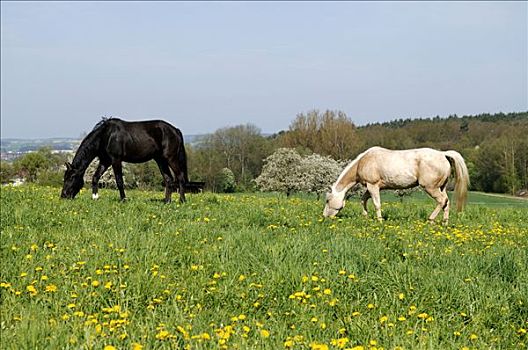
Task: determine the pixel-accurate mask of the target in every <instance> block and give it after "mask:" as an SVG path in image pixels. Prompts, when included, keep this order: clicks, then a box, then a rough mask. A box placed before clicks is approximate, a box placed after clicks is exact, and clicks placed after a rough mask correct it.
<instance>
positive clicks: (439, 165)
mask: <svg viewBox="0 0 528 350" xmlns="http://www.w3.org/2000/svg"><path fill="white" fill-rule="evenodd" d="M449 160H451V161H452V162H453V164H454V168H455V173H456V184H455V193H456V200H457V209H458V211H461V210H462V209H463V207H464V204H465V201H466V197H467V188H468V186H469V176H468V171H467V167H466V163H465V162H464V158H462V156H461V155H460V153H458V152H456V151H445V152H442V151H437V150H434V149H431V148H417V149H410V150H401V151H392V150H388V149H385V148H382V147H372V148H369V149H368V150H366V151H365V152H363V153H361V154H360V155H358V156H357V157H356V159H354V160H353V161H352V162H351V163H350V164H349V165H348V166H347V167H346V168H345V169H344V170H343V172H342V173H341V174H340V175H339V177H338V179H337V181H336V182H335V183H334V184H333V185H332V192H331V193H327V194H326V205H325V208H324V211H323V215H324V216H325V217H328V216H335V215H336V214H337V213H338V212H339V211H340V210H341V209H342V208H343V207H344V205H345V194H346V192H347V191H348V190H349V189H351V188H352V187H355V186H356V185H359V184H362V185H364V186H366V187H367V191H366V192H365V194H364V195H363V197H362V198H361V203H362V205H363V215H367V201H368V199H369V198H370V197H372V201H373V202H374V207H375V208H376V216H377V218H378V220H382V217H381V202H380V194H379V191H380V190H381V189H406V188H411V187H415V186H421V187H422V188H423V189H424V190H425V191H426V192H427V193H428V194H429V195H430V196H431V197H432V198H433V199H434V200H435V201H436V203H437V206H436V208H435V210H434V211H433V212H432V213H431V215H430V216H429V220H430V221H434V219H435V218H436V216H437V215H438V213H439V212H440V210H442V209H443V210H444V219H443V221H444V224H447V221H448V219H449V198H448V197H447V191H446V186H447V180H448V178H449V175H451V163H450V161H449Z"/></svg>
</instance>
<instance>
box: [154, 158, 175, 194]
mask: <svg viewBox="0 0 528 350" xmlns="http://www.w3.org/2000/svg"><path fill="white" fill-rule="evenodd" d="M156 163H158V167H159V170H160V172H161V176H163V180H164V181H165V203H170V202H171V200H172V199H171V197H172V186H173V184H174V178H173V177H172V174H171V171H170V168H169V164H168V163H167V161H166V160H162V159H160V160H156Z"/></svg>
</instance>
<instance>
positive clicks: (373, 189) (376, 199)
mask: <svg viewBox="0 0 528 350" xmlns="http://www.w3.org/2000/svg"><path fill="white" fill-rule="evenodd" d="M367 191H369V192H370V196H371V197H372V202H373V203H374V208H376V217H377V218H378V220H379V221H383V217H382V216H381V199H380V188H379V186H378V185H377V184H369V183H367Z"/></svg>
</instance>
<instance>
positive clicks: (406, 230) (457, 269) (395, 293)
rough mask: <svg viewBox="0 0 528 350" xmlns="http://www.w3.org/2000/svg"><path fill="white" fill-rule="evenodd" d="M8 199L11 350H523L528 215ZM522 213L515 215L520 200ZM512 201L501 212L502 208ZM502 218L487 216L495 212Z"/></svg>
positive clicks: (395, 206)
mask: <svg viewBox="0 0 528 350" xmlns="http://www.w3.org/2000/svg"><path fill="white" fill-rule="evenodd" d="M127 194H128V196H129V198H130V199H129V201H127V202H125V203H120V202H119V201H118V193H117V191H111V190H102V191H101V198H100V199H99V200H98V201H97V202H95V201H92V200H91V198H90V194H89V193H88V192H87V191H82V192H81V194H80V195H79V196H78V198H77V199H75V200H73V201H70V200H60V199H59V198H58V197H59V189H57V188H46V187H34V186H21V187H3V188H2V190H1V262H2V263H1V275H0V283H1V287H0V293H1V295H0V298H1V303H2V304H1V338H2V342H1V343H0V348H2V349H68V348H71V349H106V350H109V349H136V350H137V349H176V348H189V349H218V348H220V349H372V350H373V349H378V350H379V349H464V348H467V349H491V348H493V349H521V348H526V345H527V344H528V335H527V334H526V333H527V329H528V221H527V217H528V214H527V213H528V202H526V201H520V200H516V199H504V200H503V199H501V198H496V197H492V198H490V197H489V196H486V195H483V194H472V195H471V196H470V202H469V205H468V207H467V209H466V211H464V212H463V213H461V214H458V215H457V214H456V213H455V212H454V211H453V212H452V215H451V221H450V224H449V226H447V227H443V226H441V225H432V224H427V223H426V219H427V216H428V215H429V214H430V212H431V211H432V209H433V207H434V205H433V202H432V201H431V200H429V199H427V200H426V199H425V197H423V196H422V195H421V194H420V195H418V196H417V197H416V198H415V199H409V198H404V199H403V201H402V202H400V201H399V199H397V198H396V197H394V196H393V195H391V194H383V195H382V201H383V211H384V217H385V218H386V220H385V221H384V222H383V223H379V222H377V221H376V220H375V219H374V215H373V213H371V216H370V217H369V218H363V217H362V216H361V210H360V206H359V203H358V202H357V201H354V202H352V201H350V202H349V203H348V204H347V206H346V207H345V209H344V210H343V211H342V213H341V215H340V216H339V217H338V218H336V219H326V220H323V219H322V215H321V213H322V207H323V204H322V202H321V201H318V200H316V199H315V198H310V197H292V198H286V197H280V196H276V195H263V194H235V195H220V194H211V193H205V194H195V195H189V196H188V202H187V203H186V204H184V205H179V204H177V203H172V204H170V205H165V204H163V203H162V201H161V199H162V197H163V194H162V193H161V192H140V191H128V192H127ZM510 201H513V202H510ZM501 203H502V204H501ZM488 204H489V205H488Z"/></svg>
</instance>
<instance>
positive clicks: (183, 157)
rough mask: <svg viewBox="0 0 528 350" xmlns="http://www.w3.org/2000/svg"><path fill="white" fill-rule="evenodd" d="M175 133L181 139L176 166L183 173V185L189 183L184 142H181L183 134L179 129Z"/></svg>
mask: <svg viewBox="0 0 528 350" xmlns="http://www.w3.org/2000/svg"><path fill="white" fill-rule="evenodd" d="M176 132H177V133H178V136H179V137H180V139H181V142H180V145H179V148H178V165H179V166H180V169H181V170H182V171H183V176H184V179H185V184H188V183H189V175H188V172H187V153H185V142H184V140H183V134H182V132H181V130H180V129H178V128H176Z"/></svg>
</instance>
